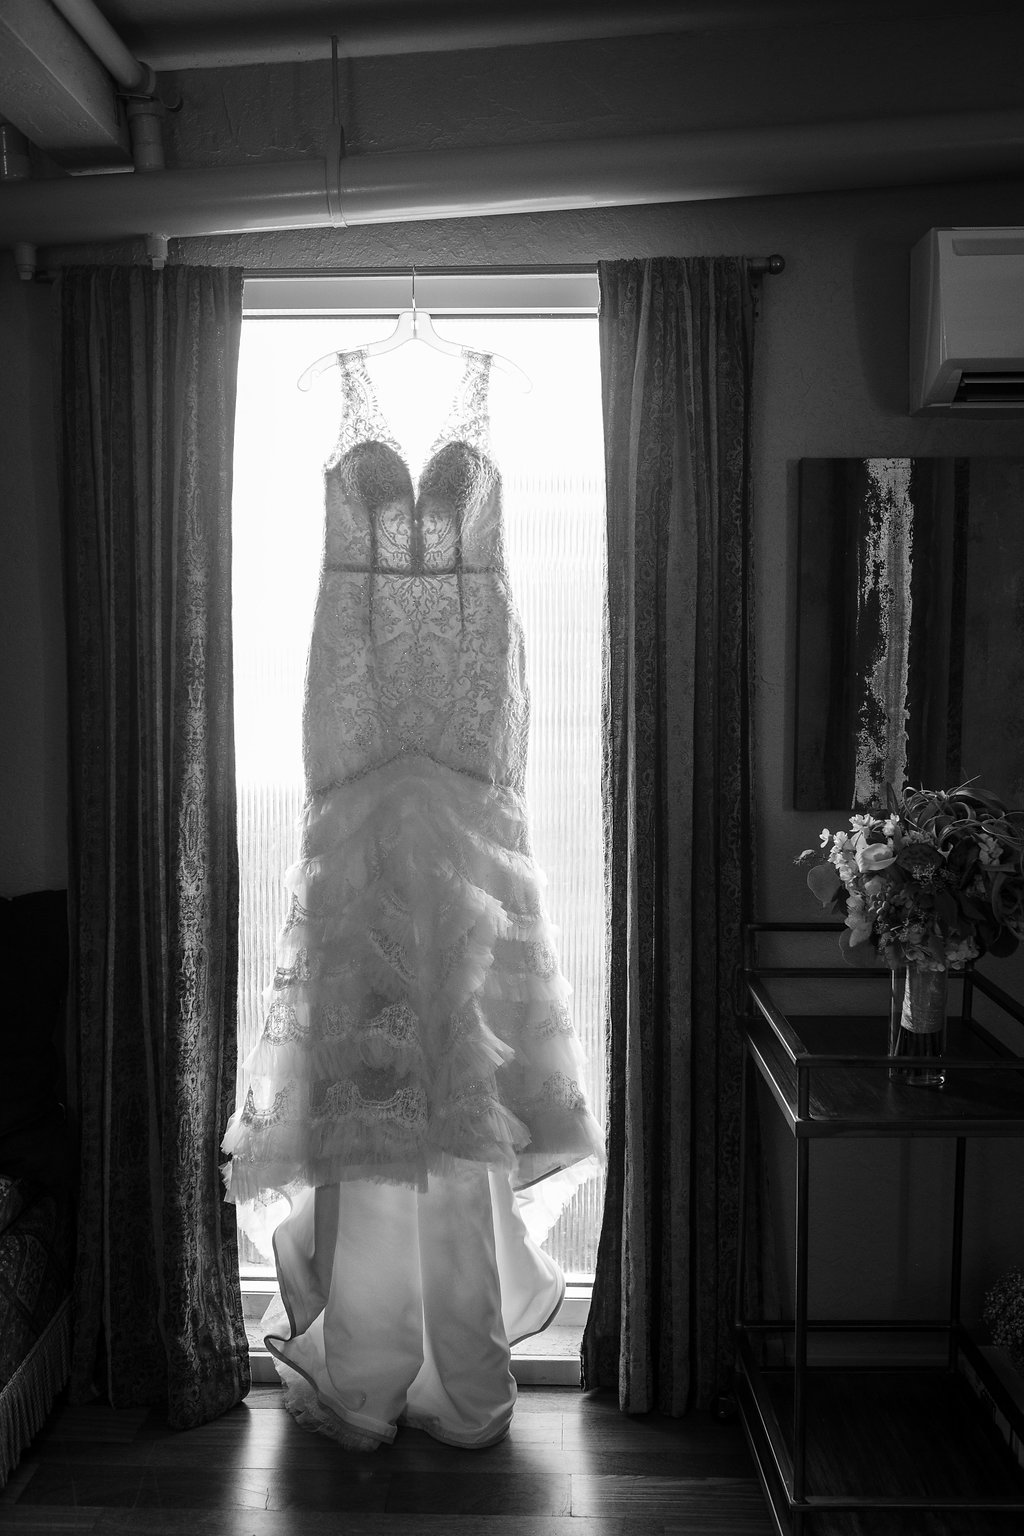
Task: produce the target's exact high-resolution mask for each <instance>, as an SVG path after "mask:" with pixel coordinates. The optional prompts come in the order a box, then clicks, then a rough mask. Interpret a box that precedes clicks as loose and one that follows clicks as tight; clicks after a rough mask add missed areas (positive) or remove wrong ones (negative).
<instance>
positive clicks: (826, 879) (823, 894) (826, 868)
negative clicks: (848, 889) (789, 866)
mask: <svg viewBox="0 0 1024 1536" xmlns="http://www.w3.org/2000/svg"><path fill="white" fill-rule="evenodd" d="M807 884H808V887H809V889H810V890H811V892H812V894H813V895H815V896H817V898H818V900H819V901H820V902H821V904H822V906H823V907H827V906H830V905H831V903H832V902H833V901H834V900H835V896H836V892H837V891H838V889H839V887H840V886H841V885H842V881H841V880H840V878H839V871H838V870H837V869H836V867H835V865H834V864H815V865H814V868H813V869H809V870H808V871H807Z"/></svg>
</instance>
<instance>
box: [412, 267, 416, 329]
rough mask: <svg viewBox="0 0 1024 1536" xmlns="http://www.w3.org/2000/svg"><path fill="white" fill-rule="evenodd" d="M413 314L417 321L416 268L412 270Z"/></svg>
mask: <svg viewBox="0 0 1024 1536" xmlns="http://www.w3.org/2000/svg"><path fill="white" fill-rule="evenodd" d="M412 313H413V319H415V318H416V268H415V267H413V269H412Z"/></svg>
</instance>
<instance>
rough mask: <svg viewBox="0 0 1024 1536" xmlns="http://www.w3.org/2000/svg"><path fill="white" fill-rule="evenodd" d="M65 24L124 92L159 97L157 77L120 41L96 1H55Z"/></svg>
mask: <svg viewBox="0 0 1024 1536" xmlns="http://www.w3.org/2000/svg"><path fill="white" fill-rule="evenodd" d="M51 3H52V4H53V6H54V7H55V9H56V10H58V11H60V13H61V15H62V16H63V17H64V20H65V21H66V22H67V23H68V25H69V26H71V27H73V28H74V29H75V31H76V32H77V33H78V35H79V37H80V38H81V39H82V42H83V43H85V45H86V47H87V48H89V49H90V50H91V51H92V52H93V53H94V54H95V55H96V57H97V58H98V59H99V61H100V63H101V64H102V65H103V66H104V68H105V69H106V71H107V73H108V74H109V75H112V76H113V78H114V80H115V81H116V82H117V84H118V85H119V86H120V87H121V89H122V91H125V92H127V93H128V94H129V95H131V96H153V95H155V94H156V75H155V74H154V73H153V70H152V69H151V68H150V66H149V65H148V64H143V63H142V61H141V60H140V59H137V58H136V57H135V55H134V54H133V53H131V52H130V51H129V50H128V49H127V48H126V47H125V45H124V43H123V42H122V41H121V39H120V37H118V35H117V33H116V32H115V31H114V29H113V27H112V26H111V25H110V22H109V21H108V20H107V18H106V17H105V16H104V15H103V13H102V11H99V10H97V8H96V6H95V5H94V4H93V0H51Z"/></svg>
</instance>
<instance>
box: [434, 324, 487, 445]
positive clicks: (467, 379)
mask: <svg viewBox="0 0 1024 1536" xmlns="http://www.w3.org/2000/svg"><path fill="white" fill-rule="evenodd" d="M465 357H466V367H465V371H464V373H463V375H462V379H461V381H460V383H459V385H458V388H457V390H456V393H455V399H454V400H453V402H452V408H451V410H450V411H449V413H448V418H447V420H446V421H445V422H444V424H443V425H442V427H441V429H440V430H439V432H438V434H437V436H436V437H435V439H434V441H433V443H432V444H431V445H430V454H431V457H433V455H434V454H435V453H436V452H437V451H438V449H439V448H443V447H444V446H445V445H446V444H447V443H468V444H469V445H470V447H471V448H477V449H479V450H480V452H481V453H485V454H487V455H490V451H491V418H490V411H489V404H488V401H489V395H490V387H491V364H492V362H493V359H492V357H491V354H490V353H489V352H474V351H472V350H471V349H470V348H469V347H467V348H466V349H465Z"/></svg>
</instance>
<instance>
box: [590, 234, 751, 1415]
mask: <svg viewBox="0 0 1024 1536" xmlns="http://www.w3.org/2000/svg"><path fill="white" fill-rule="evenodd" d="M600 282H601V319H600V335H601V370H602V389H603V400H604V425H605V444H606V448H605V455H606V465H605V469H606V481H607V497H608V626H609V627H608V646H609V651H608V657H607V681H606V692H605V721H604V725H605V785H604V790H605V832H606V841H607V859H608V864H607V875H608V884H607V889H608V922H609V929H608V949H609V993H608V996H609V1054H608V1117H609V1118H608V1183H607V1196H606V1201H605V1211H604V1223H603V1227H602V1232H601V1241H600V1248H599V1252H598V1260H597V1277H596V1282H595V1287H594V1299H593V1305H592V1308H591V1313H590V1321H589V1323H588V1326H587V1330H586V1333H585V1335H584V1341H583V1364H584V1380H585V1383H586V1385H587V1386H588V1387H616V1388H617V1389H618V1393H619V1401H620V1404H621V1406H622V1408H623V1409H624V1410H625V1411H627V1412H633V1413H641V1412H645V1411H647V1410H649V1409H659V1410H660V1411H662V1412H663V1413H669V1414H680V1413H682V1412H684V1411H685V1409H686V1408H687V1407H688V1406H691V1405H695V1406H699V1407H708V1406H709V1405H710V1404H711V1403H712V1402H713V1400H714V1398H715V1397H716V1396H717V1395H719V1394H721V1393H725V1392H728V1391H729V1390H730V1389H731V1384H732V1375H733V1359H734V1354H733V1298H734V1294H735V1279H734V1273H733V1267H734V1264H735V1252H736V1229H737V1191H738V1182H739V1095H740V1076H741V1037H740V1031H739V1027H738V1001H739V999H738V996H737V966H738V965H739V964H740V961H741V954H742V949H741V938H742V922H743V920H744V919H745V918H746V917H749V916H750V912H749V903H748V897H747V891H748V882H749V878H750V861H751V857H752V851H751V841H750V827H749V805H750V769H749V738H748V732H749V690H750V685H751V676H750V673H751V661H750V642H749V634H748V629H749V625H748V583H749V558H750V556H749V544H750V468H749V416H750V382H751V362H752V341H753V304H752V276H751V271H750V266H749V264H748V263H746V262H745V261H743V260H741V259H735V260H734V259H724V258H723V259H709V258H689V259H675V258H665V259H659V260H647V261H617V262H606V263H602V264H601V267H600Z"/></svg>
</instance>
